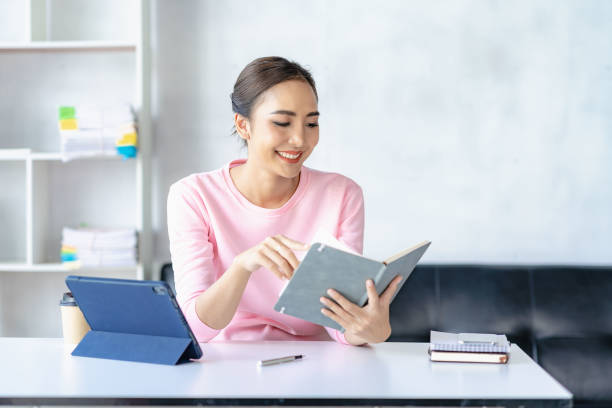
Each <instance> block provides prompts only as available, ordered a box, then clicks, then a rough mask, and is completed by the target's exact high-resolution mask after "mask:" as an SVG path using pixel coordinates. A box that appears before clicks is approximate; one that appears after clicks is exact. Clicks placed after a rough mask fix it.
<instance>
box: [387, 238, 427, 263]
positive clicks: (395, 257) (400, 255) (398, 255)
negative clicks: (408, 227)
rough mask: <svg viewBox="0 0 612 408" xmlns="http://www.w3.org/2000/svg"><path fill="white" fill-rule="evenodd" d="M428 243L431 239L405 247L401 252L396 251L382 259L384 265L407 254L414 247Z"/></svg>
mask: <svg viewBox="0 0 612 408" xmlns="http://www.w3.org/2000/svg"><path fill="white" fill-rule="evenodd" d="M430 243H431V241H423V242H421V243H420V244H417V245H415V246H413V247H412V248H408V249H406V250H404V251H402V252H399V253H397V254H395V255H393V256H391V257H389V258H387V259H385V260H384V261H383V263H384V264H385V265H389V264H390V263H391V262H393V261H396V260H398V259H400V258H401V257H402V256H404V255H406V254H409V253H410V252H412V251H414V250H415V249H417V248H420V247H422V246H424V245H427V244H430Z"/></svg>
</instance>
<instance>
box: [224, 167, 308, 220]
mask: <svg viewBox="0 0 612 408" xmlns="http://www.w3.org/2000/svg"><path fill="white" fill-rule="evenodd" d="M300 174H301V172H300ZM230 177H231V179H232V181H233V182H234V185H235V186H236V188H237V189H238V191H240V193H241V194H242V195H243V196H244V197H246V199H247V200H249V201H250V202H251V203H253V204H255V205H256V206H258V207H263V208H270V209H272V208H280V207H282V206H283V205H284V204H285V203H286V202H287V201H289V199H290V198H291V196H292V195H293V193H295V190H297V187H298V185H299V182H300V175H299V174H298V176H297V177H294V178H285V177H281V176H278V175H276V174H272V173H270V172H267V171H265V170H262V168H261V167H257V166H256V165H253V163H250V164H249V161H248V160H247V162H246V163H244V164H242V165H239V166H235V167H232V168H230Z"/></svg>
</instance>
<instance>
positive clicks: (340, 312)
mask: <svg viewBox="0 0 612 408" xmlns="http://www.w3.org/2000/svg"><path fill="white" fill-rule="evenodd" d="M319 301H320V302H321V303H323V304H324V305H325V306H326V307H327V308H328V309H329V310H331V311H332V312H334V314H336V315H337V316H339V317H340V318H342V319H343V320H350V319H352V318H353V316H352V315H351V314H350V313H349V312H347V311H346V310H344V309H343V308H342V306H340V305H339V304H337V303H336V302H334V301H333V300H331V299H328V298H326V297H324V296H321V297H320V298H319Z"/></svg>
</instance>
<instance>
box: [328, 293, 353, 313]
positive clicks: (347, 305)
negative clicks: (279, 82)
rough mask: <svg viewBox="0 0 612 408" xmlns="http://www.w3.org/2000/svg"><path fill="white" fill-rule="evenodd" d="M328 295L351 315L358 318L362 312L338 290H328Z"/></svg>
mask: <svg viewBox="0 0 612 408" xmlns="http://www.w3.org/2000/svg"><path fill="white" fill-rule="evenodd" d="M327 294H328V295H329V296H330V297H331V298H332V299H333V300H335V301H336V303H338V304H339V305H340V306H342V308H343V309H344V310H346V311H347V312H349V313H350V314H351V315H353V316H356V315H357V314H358V313H359V312H360V311H361V308H360V307H359V306H357V305H356V304H354V303H353V302H351V301H350V300H348V299H347V298H345V297H344V296H342V295H341V294H340V292H338V291H337V290H334V289H328V290H327Z"/></svg>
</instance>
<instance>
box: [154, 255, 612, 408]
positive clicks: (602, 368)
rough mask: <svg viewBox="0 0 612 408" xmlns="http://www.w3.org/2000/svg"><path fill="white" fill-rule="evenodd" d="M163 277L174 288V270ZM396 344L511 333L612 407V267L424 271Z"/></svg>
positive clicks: (396, 325)
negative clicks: (432, 334)
mask: <svg viewBox="0 0 612 408" xmlns="http://www.w3.org/2000/svg"><path fill="white" fill-rule="evenodd" d="M162 279H164V280H166V281H168V282H169V283H170V284H173V283H174V281H173V274H172V265H171V264H166V265H164V267H163V268H162ZM390 313H391V327H392V329H393V333H392V334H391V338H390V339H389V341H418V342H428V341H429V331H430V330H441V331H450V332H484V333H500V334H506V335H507V336H508V339H509V340H510V341H511V342H514V343H516V344H518V345H519V346H520V347H521V349H523V350H524V351H525V352H526V353H528V354H529V355H530V356H531V357H532V358H533V359H534V360H535V361H536V362H537V363H538V364H540V366H542V367H543V368H544V369H545V370H546V371H547V372H548V373H550V374H551V375H552V376H553V377H555V378H556V379H557V380H558V381H559V382H560V383H561V384H563V385H564V386H565V387H566V388H567V389H569V390H570V391H571V392H572V393H573V394H574V406H576V407H612V267H557V266H554V267H553V266H493V265H419V266H417V267H416V268H415V270H414V272H413V274H412V276H411V277H410V279H409V280H408V281H407V282H406V284H405V286H404V288H402V290H401V291H400V293H399V294H398V295H397V297H396V299H395V300H394V302H393V304H392V305H391V310H390Z"/></svg>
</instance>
